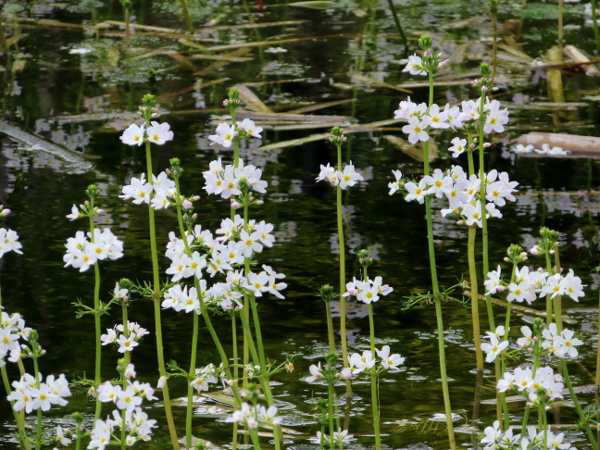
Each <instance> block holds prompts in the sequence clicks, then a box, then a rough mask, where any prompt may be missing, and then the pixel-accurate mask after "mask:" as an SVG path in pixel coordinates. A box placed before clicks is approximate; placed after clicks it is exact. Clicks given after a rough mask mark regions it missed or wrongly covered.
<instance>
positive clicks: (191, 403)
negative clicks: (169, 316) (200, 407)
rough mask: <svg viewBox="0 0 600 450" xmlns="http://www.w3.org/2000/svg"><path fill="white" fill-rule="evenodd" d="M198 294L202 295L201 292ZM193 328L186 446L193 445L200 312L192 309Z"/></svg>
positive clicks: (186, 418) (186, 419) (190, 446)
mask: <svg viewBox="0 0 600 450" xmlns="http://www.w3.org/2000/svg"><path fill="white" fill-rule="evenodd" d="M198 295H202V294H201V293H200V292H199V293H198ZM192 315H193V328H192V355H191V356H190V370H189V372H188V376H189V378H188V380H187V385H188V392H187V410H186V414H185V448H193V447H192V418H193V413H194V388H193V387H192V386H191V381H192V380H191V379H193V378H194V375H195V373H196V354H197V350H198V322H199V319H198V314H196V313H195V312H194V311H192Z"/></svg>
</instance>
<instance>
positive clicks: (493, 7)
mask: <svg viewBox="0 0 600 450" xmlns="http://www.w3.org/2000/svg"><path fill="white" fill-rule="evenodd" d="M489 4H490V19H491V22H492V75H491V77H490V78H491V79H492V81H494V78H495V77H496V70H497V66H498V0H490V2H489Z"/></svg>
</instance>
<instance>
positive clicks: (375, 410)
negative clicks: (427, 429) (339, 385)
mask: <svg viewBox="0 0 600 450" xmlns="http://www.w3.org/2000/svg"><path fill="white" fill-rule="evenodd" d="M364 272H365V279H367V270H366V269H365V271H364ZM367 306H368V312H369V340H370V341H371V354H372V355H373V358H375V321H374V320H373V304H372V303H369V304H368V305H367ZM377 377H378V375H377V367H375V366H373V367H372V368H371V408H372V409H373V429H374V430H375V448H376V450H380V449H381V431H380V426H379V402H378V398H377V382H378V381H377Z"/></svg>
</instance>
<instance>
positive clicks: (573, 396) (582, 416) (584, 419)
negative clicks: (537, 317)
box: [557, 325, 598, 450]
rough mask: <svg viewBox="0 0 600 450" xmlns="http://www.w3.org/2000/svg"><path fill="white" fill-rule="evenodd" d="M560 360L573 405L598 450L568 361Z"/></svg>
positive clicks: (591, 441)
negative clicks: (570, 372)
mask: <svg viewBox="0 0 600 450" xmlns="http://www.w3.org/2000/svg"><path fill="white" fill-rule="evenodd" d="M557 328H558V325H557ZM561 331H562V330H558V332H559V333H560V332H561ZM560 362H561V367H562V375H563V379H564V381H565V384H566V385H567V389H568V390H569V394H571V401H572V402H573V405H575V410H576V411H577V414H579V420H580V421H581V424H582V425H583V426H584V428H585V432H586V434H587V437H588V439H589V441H590V443H591V444H592V448H593V449H594V450H598V442H597V441H596V438H595V437H594V433H592V430H591V428H590V424H589V421H588V418H587V417H586V415H585V412H584V411H583V409H582V408H581V404H580V403H579V400H578V399H577V395H576V394H575V391H574V390H573V385H572V384H571V377H570V376H569V369H568V367H567V361H566V360H565V359H564V358H561V360H560Z"/></svg>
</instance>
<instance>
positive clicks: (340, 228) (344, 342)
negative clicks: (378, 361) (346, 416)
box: [331, 127, 352, 397]
mask: <svg viewBox="0 0 600 450" xmlns="http://www.w3.org/2000/svg"><path fill="white" fill-rule="evenodd" d="M331 131H332V134H333V136H334V137H337V138H338V139H334V140H333V141H332V142H334V144H335V147H336V150H337V170H339V171H340V172H341V171H342V170H343V168H342V142H343V139H342V138H343V135H342V132H343V130H342V129H341V128H338V127H335V128H334V129H332V130H331ZM335 204H336V215H337V232H338V246H339V250H340V276H339V284H340V341H341V346H342V365H343V366H344V367H345V368H346V367H348V366H349V363H348V337H347V336H346V297H343V296H342V293H343V292H345V291H346V243H345V241H344V221H343V217H342V187H341V186H340V184H339V183H338V185H337V186H336V203H335ZM346 396H347V397H351V396H352V383H351V382H350V380H346Z"/></svg>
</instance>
